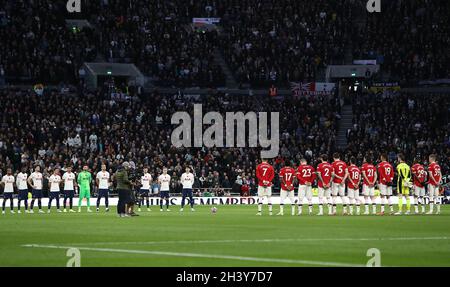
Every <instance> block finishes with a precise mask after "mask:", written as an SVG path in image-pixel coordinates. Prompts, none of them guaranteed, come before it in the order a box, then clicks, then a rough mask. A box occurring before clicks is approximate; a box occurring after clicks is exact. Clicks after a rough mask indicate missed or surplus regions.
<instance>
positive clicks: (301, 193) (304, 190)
mask: <svg viewBox="0 0 450 287" xmlns="http://www.w3.org/2000/svg"><path fill="white" fill-rule="evenodd" d="M305 197H306V199H307V200H308V201H312V197H313V194H312V186H311V185H299V186H298V203H299V204H302V203H303V199H304V198H305Z"/></svg>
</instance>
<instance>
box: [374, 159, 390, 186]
mask: <svg viewBox="0 0 450 287" xmlns="http://www.w3.org/2000/svg"><path fill="white" fill-rule="evenodd" d="M377 170H378V180H379V182H380V183H381V184H384V185H386V184H388V183H391V182H392V181H393V180H394V167H392V165H391V164H390V163H388V162H387V161H382V162H380V163H379V164H378V167H377Z"/></svg>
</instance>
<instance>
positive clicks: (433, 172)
mask: <svg viewBox="0 0 450 287" xmlns="http://www.w3.org/2000/svg"><path fill="white" fill-rule="evenodd" d="M428 161H429V163H430V164H429V165H428V196H429V197H430V211H428V212H427V214H433V208H434V204H436V209H437V211H436V214H439V213H441V205H440V204H438V202H436V201H435V200H437V199H438V197H439V188H440V187H441V180H442V174H441V167H440V166H439V164H438V163H437V162H436V155H435V154H431V155H430V156H429V157H428Z"/></svg>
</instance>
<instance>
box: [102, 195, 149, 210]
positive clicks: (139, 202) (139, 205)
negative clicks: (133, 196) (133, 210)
mask: <svg viewBox="0 0 450 287" xmlns="http://www.w3.org/2000/svg"><path fill="white" fill-rule="evenodd" d="M139 206H141V205H140V202H139ZM99 207H100V196H99V197H97V208H99Z"/></svg>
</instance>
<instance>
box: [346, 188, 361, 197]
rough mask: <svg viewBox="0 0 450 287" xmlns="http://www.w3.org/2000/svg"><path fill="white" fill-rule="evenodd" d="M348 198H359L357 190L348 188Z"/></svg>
mask: <svg viewBox="0 0 450 287" xmlns="http://www.w3.org/2000/svg"><path fill="white" fill-rule="evenodd" d="M348 198H351V199H353V198H359V188H358V189H353V188H349V189H348Z"/></svg>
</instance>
